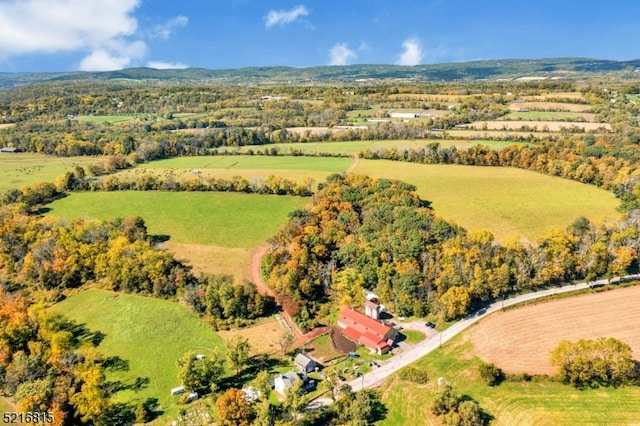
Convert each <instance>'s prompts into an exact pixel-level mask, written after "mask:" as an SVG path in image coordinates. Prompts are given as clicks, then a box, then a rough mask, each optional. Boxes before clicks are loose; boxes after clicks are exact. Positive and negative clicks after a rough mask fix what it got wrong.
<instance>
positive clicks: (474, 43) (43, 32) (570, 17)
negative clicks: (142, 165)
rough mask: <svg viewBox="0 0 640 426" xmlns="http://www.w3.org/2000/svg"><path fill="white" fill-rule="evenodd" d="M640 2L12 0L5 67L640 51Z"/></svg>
mask: <svg viewBox="0 0 640 426" xmlns="http://www.w3.org/2000/svg"><path fill="white" fill-rule="evenodd" d="M639 28H640V1H636V0H608V1H599V0H598V1H595V0H579V1H578V0H533V1H517V0H404V1H402V0H399V1H397V2H391V1H389V0H384V1H383V0H370V1H356V0H340V1H338V0H322V1H310V0H307V1H296V0H294V1H269V0H265V1H258V0H184V1H176V0H172V1H168V0H0V72H22V71H73V70H87V71H96V70H113V69H122V68H128V67H135V66H150V67H153V68H185V67H203V68H213V69H220V68H238V67H249V66H274V65H284V66H293V67H308V66H316V65H346V64H364V63H368V64H402V65H417V64H431V63H442V62H460V61H473V60H484V59H505V58H531V59H536V58H551V57H567V56H572V57H590V58H598V59H615V60H629V59H638V58H640V30H639Z"/></svg>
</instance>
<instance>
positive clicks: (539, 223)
mask: <svg viewBox="0 0 640 426" xmlns="http://www.w3.org/2000/svg"><path fill="white" fill-rule="evenodd" d="M590 67H591V68H590ZM639 68H640V62H638V61H628V62H617V61H600V62H597V61H595V60H590V61H583V60H577V59H576V60H571V59H564V60H540V61H520V62H518V61H506V62H505V61H495V62H493V61H483V62H481V63H457V64H445V65H433V66H426V65H423V66H418V67H402V66H375V65H371V66H365V65H362V66H356V65H353V66H349V67H344V68H342V67H317V68H313V67H312V68H305V69H282V68H273V69H271V68H260V69H250V68H249V69H240V70H235V72H234V70H225V71H224V72H222V71H220V72H214V71H208V70H199V69H186V70H152V69H147V68H135V69H124V70H121V71H118V72H95V73H89V72H88V73H33V74H29V73H16V74H12V73H6V74H0V87H1V88H2V89H0V408H2V410H1V411H2V412H3V413H5V415H4V416H3V418H2V419H1V420H0V422H4V423H3V424H31V423H38V424H55V425H110V426H112V425H133V424H150V425H158V426H159V425H201V424H202V425H206V424H218V425H368V424H376V425H385V426H386V425H388V426H396V425H414V424H429V425H441V424H444V425H496V426H497V425H500V426H503V425H504V426H506V425H542V424H544V425H601V424H607V425H629V424H634V423H637V422H638V421H640V420H639V419H640V373H639V367H638V366H639V365H640V328H639V327H638V324H637V319H636V316H635V315H636V314H637V306H638V303H637V302H638V300H639V298H640V293H639V292H640V286H638V285H637V279H638V274H639V273H640V270H639V250H640V168H639V167H638V164H639V162H640V106H639V105H638V102H640V77H638V69H639ZM27 414H29V418H27Z"/></svg>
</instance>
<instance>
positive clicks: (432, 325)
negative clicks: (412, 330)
mask: <svg viewBox="0 0 640 426" xmlns="http://www.w3.org/2000/svg"><path fill="white" fill-rule="evenodd" d="M425 325H426V326H427V327H429V328H436V325H435V324H434V323H432V322H431V321H429V322H428V323H426V324H425Z"/></svg>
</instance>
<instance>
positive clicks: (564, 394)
mask: <svg viewBox="0 0 640 426" xmlns="http://www.w3.org/2000/svg"><path fill="white" fill-rule="evenodd" d="M480 362H481V361H480V360H479V359H478V358H477V357H475V356H474V355H473V347H472V345H471V343H470V342H469V341H468V339H465V336H464V335H461V336H458V337H456V338H455V339H453V340H452V341H450V342H448V343H447V344H445V345H444V346H443V347H442V348H441V349H439V350H437V351H435V352H433V353H431V354H429V355H427V356H426V357H424V358H422V359H421V360H420V361H418V362H417V363H415V364H413V366H415V367H418V368H420V369H421V370H424V371H426V372H427V374H428V377H429V380H430V381H429V383H428V384H427V385H416V384H413V383H410V382H406V381H401V380H399V379H398V377H397V375H396V376H395V377H393V378H392V379H390V380H389V381H388V382H387V383H385V384H384V385H383V386H382V387H381V389H380V392H381V394H382V401H383V403H384V404H385V406H386V407H387V409H388V410H389V411H388V413H387V417H386V419H384V420H383V421H381V422H378V423H377V424H378V425H380V426H403V425H418V424H420V425H424V424H438V423H437V421H436V419H435V417H433V415H432V414H431V412H430V409H429V407H430V404H431V401H432V400H433V397H434V395H435V392H437V388H438V385H437V380H438V378H439V377H443V378H445V379H446V380H447V381H448V382H449V383H451V385H452V386H453V388H454V391H455V392H456V393H457V394H459V395H467V396H469V397H471V398H473V399H475V400H476V401H478V403H479V404H480V407H482V409H483V410H484V411H485V412H487V413H488V414H489V415H491V416H493V417H494V420H493V421H492V422H491V425H492V426H511V425H549V426H551V425H558V426H571V425H576V426H578V425H630V424H635V423H637V421H638V419H640V404H638V401H639V400H640V387H621V388H617V389H614V388H600V389H588V390H576V389H574V388H573V387H571V386H568V385H563V384H560V383H555V382H552V381H548V380H546V381H543V382H536V381H532V382H503V383H502V384H500V385H499V386H495V387H489V386H487V385H485V384H484V382H483V381H482V379H481V378H480V374H479V373H478V370H477V368H478V367H477V366H478V365H479V363H480Z"/></svg>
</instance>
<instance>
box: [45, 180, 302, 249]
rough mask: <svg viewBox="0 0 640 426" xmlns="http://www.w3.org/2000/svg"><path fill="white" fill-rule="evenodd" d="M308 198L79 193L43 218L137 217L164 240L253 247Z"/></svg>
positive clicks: (58, 201) (254, 195)
mask: <svg viewBox="0 0 640 426" xmlns="http://www.w3.org/2000/svg"><path fill="white" fill-rule="evenodd" d="M309 202H310V199H309V198H303V197H293V196H279V195H257V194H240V193H219V192H160V191H153V192H152V191H149V192H136V191H120V192H85V193H74V194H71V195H69V196H68V197H65V198H63V199H60V200H56V201H54V202H53V203H51V204H49V206H48V207H49V208H50V209H51V210H50V211H49V213H48V215H51V216H56V217H62V218H76V217H88V218H94V219H109V218H115V217H123V216H141V217H142V218H144V220H145V223H146V224H147V227H148V229H149V233H151V234H154V235H168V236H169V237H170V239H169V241H170V242H177V243H193V244H204V245H213V246H221V247H231V248H243V247H244V248H248V247H254V246H257V245H258V244H260V243H262V242H264V241H266V240H267V238H269V237H271V236H272V235H273V234H274V233H275V232H276V230H277V229H278V227H279V226H280V225H281V224H282V223H284V222H285V220H286V218H287V215H288V213H289V212H291V211H293V210H295V209H298V208H301V207H303V206H304V205H305V204H307V203H309Z"/></svg>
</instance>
